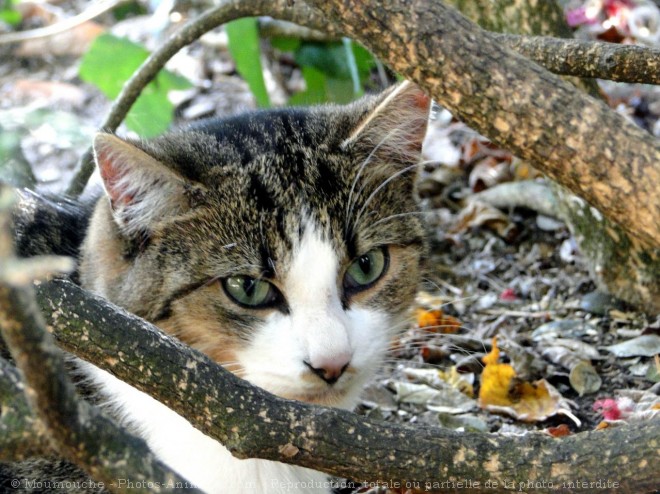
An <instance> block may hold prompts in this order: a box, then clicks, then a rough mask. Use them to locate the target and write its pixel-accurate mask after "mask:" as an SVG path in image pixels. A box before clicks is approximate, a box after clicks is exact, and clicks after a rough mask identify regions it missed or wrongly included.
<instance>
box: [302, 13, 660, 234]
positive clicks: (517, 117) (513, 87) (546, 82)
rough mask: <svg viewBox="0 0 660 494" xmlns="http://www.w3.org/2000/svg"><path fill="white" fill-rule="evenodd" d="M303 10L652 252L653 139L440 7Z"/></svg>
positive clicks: (659, 156)
mask: <svg viewBox="0 0 660 494" xmlns="http://www.w3.org/2000/svg"><path fill="white" fill-rule="evenodd" d="M308 3H309V4H310V5H314V6H316V7H317V8H318V9H320V10H321V11H322V12H323V13H325V14H326V15H327V16H328V18H329V20H330V22H332V23H335V24H341V25H343V26H344V27H345V30H346V33H347V35H348V36H350V37H353V38H354V39H356V40H358V41H360V42H362V43H363V44H364V45H365V46H366V47H367V48H369V49H370V50H372V51H373V52H374V53H375V54H376V56H378V57H379V58H381V59H382V60H383V61H385V62H386V63H388V64H389V65H390V66H391V67H392V68H393V69H394V70H396V71H398V72H400V73H402V74H403V75H405V76H406V77H409V78H410V79H411V80H413V81H415V82H417V83H419V85H420V86H421V87H423V88H425V89H426V90H427V91H428V92H429V94H430V95H431V96H433V97H434V98H435V99H437V100H438V101H439V102H440V103H441V104H443V105H444V106H445V107H447V108H448V109H449V110H450V111H451V112H452V113H453V114H454V115H456V116H457V117H459V118H460V119H461V120H462V121H464V122H465V123H466V124H468V125H469V126H470V127H472V128H474V129H475V130H477V131H478V132H480V133H482V134H483V135H485V136H487V137H488V138H490V139H491V140H492V141H493V142H495V143H497V144H498V145H500V146H502V147H505V148H507V149H509V150H511V151H512V152H514V153H515V154H516V155H517V156H519V157H521V158H525V159H528V160H530V161H531V162H532V163H533V164H534V165H535V166H536V167H537V168H538V169H540V170H541V171H543V172H545V173H546V174H548V175H549V176H550V177H552V178H553V179H555V180H556V181H558V182H560V183H561V184H562V185H564V186H566V187H567V188H569V189H570V190H572V191H573V192H575V193H576V194H578V195H579V196H580V197H582V198H584V199H585V200H587V202H589V203H590V204H592V205H594V206H596V207H597V208H598V209H599V210H600V211H601V212H602V213H603V214H605V215H606V216H608V217H609V218H611V219H612V220H614V221H615V222H617V223H618V224H620V225H621V226H622V227H623V228H624V229H625V230H626V231H628V232H629V233H630V234H631V235H632V236H634V237H635V238H637V239H639V240H641V241H642V242H645V243H646V244H648V245H650V246H660V224H659V222H658V220H657V219H658V218H659V217H660V195H659V194H658V191H657V184H658V183H660V142H658V140H657V139H655V138H654V137H653V136H651V135H650V134H648V133H646V132H645V131H643V130H641V129H639V128H638V127H636V126H635V125H634V124H632V123H631V122H628V121H627V120H626V119H625V118H624V117H623V116H621V115H619V114H617V113H616V112H614V111H612V110H610V109H609V108H607V107H606V106H605V105H604V104H603V103H601V102H599V101H596V100H594V99H593V98H590V97H588V96H585V95H583V94H581V93H580V92H578V91H576V90H575V88H574V87H573V86H571V85H570V84H568V83H566V82H564V81H562V80H561V79H560V78H559V77H557V76H555V75H553V74H551V73H549V72H547V71H545V70H544V69H542V68H541V67H539V66H538V65H536V64H534V63H532V62H530V61H529V60H527V59H526V58H524V57H522V56H521V55H518V54H517V53H515V52H512V51H510V50H508V49H507V48H506V47H504V46H502V44H501V43H498V42H497V40H496V39H495V38H494V37H493V36H492V35H490V34H489V33H487V32H485V31H483V30H482V29H481V28H479V27H478V26H476V25H475V24H474V23H472V22H471V21H469V20H468V19H466V18H465V17H463V16H462V15H461V14H459V13H458V12H456V11H455V10H453V9H452V8H449V7H447V6H446V5H444V4H443V3H442V2H427V1H424V0H390V1H388V2H384V3H383V4H381V5H378V6H375V5H373V4H366V3H363V2H358V1H346V2H344V1H341V2H340V1H338V0H330V1H326V0H309V1H308ZM633 197H634V199H633Z"/></svg>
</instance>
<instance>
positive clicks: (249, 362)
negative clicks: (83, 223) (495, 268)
mask: <svg viewBox="0 0 660 494" xmlns="http://www.w3.org/2000/svg"><path fill="white" fill-rule="evenodd" d="M427 113H428V99H427V98H426V97H425V96H424V95H423V94H422V93H421V92H420V91H419V90H418V89H417V88H415V87H413V86H411V85H402V86H399V87H397V88H395V89H391V90H389V91H388V92H386V93H383V94H382V95H380V96H377V97H371V98H367V99H364V100H362V101H360V102H358V103H356V104H353V105H351V106H348V107H331V106H328V107H320V108H318V109H312V110H278V111H271V112H260V113H254V114H249V115H247V116H242V117H234V118H230V119H225V120H215V121H211V122H206V123H202V124H198V125H197V126H196V128H195V129H194V130H189V131H186V132H175V133H172V134H168V135H166V136H164V137H161V138H158V139H155V140H152V141H146V142H130V143H129V142H127V141H123V140H120V139H119V138H117V137H115V136H112V135H109V134H100V135H99V136H97V138H96V140H95V155H96V161H97V165H98V168H99V171H100V172H101V177H102V179H103V183H104V186H105V190H106V193H107V197H103V198H101V199H100V200H99V202H98V204H97V205H96V209H95V211H94V214H93V217H92V219H91V221H90V227H89V230H88V233H87V235H86V238H85V241H84V244H83V247H82V252H81V262H80V279H81V283H82V285H83V286H84V287H85V288H87V289H89V290H92V291H94V292H96V293H98V294H101V295H103V296H105V297H107V298H108V299H109V300H111V301H112V302H114V303H116V304H118V305H121V306H123V307H124V308H126V309H128V310H129V311H132V312H134V313H136V314H138V315H140V316H142V317H144V318H146V319H148V320H150V321H152V322H154V323H155V324H156V325H158V326H160V327H161V328H163V329H164V330H165V331H167V332H168V333H170V334H172V335H174V336H176V337H178V338H180V339H181V340H182V341H184V342H186V343H188V344H189V345H191V346H192V347H194V348H197V349H198V350H201V351H203V352H204V353H206V354H207V355H209V356H210V357H211V358H213V359H214V360H216V361H217V362H219V363H221V364H223V365H224V366H225V367H226V368H227V369H229V370H230V371H232V372H234V373H236V374H237V375H239V376H241V377H243V378H245V379H247V380H249V381H250V382H252V383H253V384H256V385H258V386H261V387H263V388H265V389H266V390H268V391H270V392H272V393H274V394H277V395H279V396H283V397H286V398H291V399H298V400H303V401H308V402H312V403H317V404H322V405H327V406H335V407H343V408H352V407H353V406H355V404H356V403H357V398H358V395H359V393H360V391H361V389H362V387H363V386H364V384H365V382H366V381H367V380H368V379H369V378H370V377H371V376H372V375H373V373H374V372H375V370H376V369H377V367H378V365H379V363H380V362H381V360H382V358H383V357H384V356H385V354H386V352H387V349H388V346H389V344H390V341H391V338H392V337H393V336H394V334H395V331H396V329H397V327H400V325H401V323H402V322H403V320H404V317H405V314H406V311H407V308H408V307H409V305H410V303H411V301H412V298H413V296H414V293H415V290H416V288H417V283H418V280H419V261H420V258H421V256H422V252H423V235H422V232H423V229H422V227H421V223H420V221H419V219H418V218H417V216H416V215H415V214H414V212H415V210H416V208H417V206H416V203H415V201H414V197H413V195H414V194H413V188H414V177H415V164H416V161H417V159H418V157H419V151H420V148H421V141H422V138H423V135H424V131H425V126H426V118H427ZM84 369H85V373H86V374H87V375H88V376H89V377H90V378H91V379H92V380H93V381H94V382H95V383H96V384H97V385H98V386H99V389H100V393H101V395H102V396H103V397H105V399H106V401H107V402H108V404H109V405H110V406H111V407H112V410H113V413H114V414H115V415H116V416H117V417H118V418H119V419H120V420H122V421H124V422H125V423H126V424H127V425H129V426H131V427H132V428H134V430H136V431H137V432H138V433H139V434H140V435H142V436H143V437H144V438H145V439H146V440H147V443H148V444H149V446H150V447H151V448H152V449H153V450H154V452H155V453H156V454H157V456H159V457H160V458H161V459H162V460H163V461H165V463H167V464H168V465H169V466H170V467H172V468H173V469H175V470H177V471H178V472H179V473H180V474H181V475H183V476H184V477H185V478H187V479H188V480H189V481H190V482H192V483H193V484H196V485H197V486H199V487H201V488H202V489H203V490H205V491H207V492H218V493H221V492H222V493H224V492H260V493H271V492H272V493H275V492H287V493H298V492H301V493H302V492H328V490H329V488H328V484H327V482H326V476H325V475H324V474H322V473H319V472H313V471H310V470H305V469H302V468H299V467H292V466H288V465H283V464H279V463H274V462H267V461H263V460H238V459H235V458H233V457H232V456H231V455H230V454H229V453H228V452H227V450H225V449H224V448H223V447H222V446H221V445H220V444H219V443H217V442H216V441H214V440H212V439H210V438H208V437H207V436H204V435H203V434H202V433H201V432H199V431H197V430H195V429H193V428H192V426H191V425H190V424H189V423H188V422H187V421H186V420H185V419H183V418H182V417H180V416H179V415H177V414H175V413H174V412H172V411H171V410H169V409H168V408H167V407H165V406H164V405H162V404H160V403H158V402H157V401H155V400H153V399H152V398H150V397H148V396H147V395H145V394H143V393H141V392H139V391H137V390H135V389H134V388H132V387H130V386H128V385H127V384H125V383H123V382H121V381H119V380H117V379H116V378H114V377H112V376H111V375H110V374H107V373H106V372H104V371H101V370H100V369H98V368H96V367H94V366H92V365H90V364H85V366H84Z"/></svg>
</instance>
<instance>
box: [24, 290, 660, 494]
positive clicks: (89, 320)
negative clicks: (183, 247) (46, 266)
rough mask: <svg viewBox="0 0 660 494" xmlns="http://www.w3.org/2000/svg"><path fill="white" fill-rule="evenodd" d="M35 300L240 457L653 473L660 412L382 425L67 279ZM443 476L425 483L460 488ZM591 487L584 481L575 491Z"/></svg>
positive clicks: (418, 470) (390, 476)
mask: <svg viewBox="0 0 660 494" xmlns="http://www.w3.org/2000/svg"><path fill="white" fill-rule="evenodd" d="M37 298H38V303H39V305H40V306H41V307H42V310H43V312H44V314H45V316H46V317H47V320H48V323H49V325H50V327H51V328H52V330H53V332H54V334H55V336H56V338H57V340H58V343H59V344H60V345H61V346H62V347H63V348H65V349H67V350H69V351H73V352H75V353H76V354H77V355H79V356H80V357H83V358H85V359H86V360H89V361H91V362H93V363H95V364H96V365H99V366H100V367H102V368H104V369H106V370H108V371H109V372H111V373H113V374H114V375H116V376H117V377H119V378H121V379H123V380H126V381H127V382H129V383H131V384H133V385H134V386H136V387H137V388H138V389H141V390H142V391H145V392H147V393H149V394H151V395H152V396H154V397H155V398H156V399H158V400H159V401H161V402H163V403H165V404H167V405H168V406H169V407H171V408H172V409H173V410H175V411H176V412H177V413H179V414H181V415H183V416H184V417H186V418H187V420H189V421H190V422H191V423H192V424H193V425H195V427H197V428H199V429H200V430H201V431H203V432H204V433H205V434H208V435H209V436H211V437H214V438H216V439H218V440H219V441H220V442H222V443H223V444H224V445H225V446H226V447H227V448H228V449H229V450H230V451H232V453H233V454H234V455H236V456H239V457H242V458H247V457H250V458H264V459H269V460H277V461H282V462H285V463H291V464H296V465H300V466H305V467H309V468H314V469H317V470H322V471H326V472H328V473H332V474H335V475H339V476H343V477H349V478H354V479H362V480H367V481H371V482H375V481H381V482H385V481H388V482H401V483H405V482H406V481H408V482H422V483H423V482H426V481H440V480H443V481H447V482H454V483H456V482H458V481H460V480H461V479H471V480H472V481H473V482H480V485H481V487H483V486H484V484H485V482H486V481H490V482H491V485H493V483H497V485H496V486H495V487H494V488H492V489H491V490H492V491H493V492H506V491H510V490H517V489H519V488H520V484H519V483H520V482H528V481H531V482H543V481H545V482H546V483H547V482H553V483H554V485H557V484H558V483H561V482H564V481H567V482H568V481H575V480H576V479H577V478H579V479H580V480H581V481H586V482H588V481H596V480H599V479H605V480H610V481H611V482H617V483H618V487H619V490H618V491H617V492H640V491H643V490H645V489H650V488H651V487H652V486H655V485H657V484H658V482H660V472H658V471H657V469H656V468H655V465H654V464H653V462H650V461H645V458H644V455H646V454H648V451H647V450H645V448H644V447H641V445H643V444H647V445H648V444H653V442H654V441H655V442H658V441H660V420H657V419H656V420H651V421H648V422H646V423H638V424H635V425H624V426H621V427H617V428H610V429H607V430H604V431H598V432H586V433H583V434H579V435H576V436H571V437H567V438H563V439H554V438H551V437H549V436H545V435H542V434H529V435H527V436H524V437H510V436H499V435H484V434H472V433H460V432H455V431H450V430H445V429H440V428H432V427H425V426H420V425H415V426H414V427H413V426H408V425H393V424H386V423H382V422H377V421H374V420H369V419H366V418H364V417H359V416H357V415H354V414H352V413H350V412H347V411H344V410H336V409H328V408H322V407H315V406H312V405H308V404H305V403H300V402H293V401H288V400H283V399H281V398H278V397H275V396H273V395H271V394H269V393H267V392H266V391H263V390H261V389H260V388H256V387H254V386H251V385H250V384H249V383H247V382H245V381H242V380H240V379H238V378H237V377H235V376H234V375H232V374H230V373H228V372H227V371H226V370H224V369H223V368H222V367H220V366H219V365H217V364H216V363H214V362H213V361H211V360H210V359H209V358H208V357H206V356H204V355H202V354H200V353H198V352H196V351H194V350H192V349H190V348H189V347H187V346H185V345H183V344H182V343H180V342H178V341H176V340H174V339H173V338H170V337H169V336H167V335H165V334H164V333H162V332H161V331H160V330H159V329H158V328H156V327H154V326H152V325H151V324H149V323H147V322H145V321H143V320H141V319H139V318H137V317H136V316H132V315H129V314H127V313H126V312H124V311H122V310H121V309H117V308H115V307H114V306H112V305H111V304H109V303H108V302H106V301H103V300H102V299H100V298H98V297H95V296H93V295H90V294H88V293H86V292H85V291H83V290H82V289H80V288H79V287H77V286H75V285H73V284H72V283H69V282H66V281H53V282H49V283H44V284H41V285H40V286H39V287H38V288H37ZM82 334H84V335H85V337H84V338H81V336H80V335H82ZM136 369H139V372H137V371H136ZM239 411H240V413H239ZM347 452H348V453H347ZM585 472H588V474H585ZM612 472H616V477H614V475H613V473H612ZM505 481H507V482H508V483H507V484H505ZM511 482H513V483H514V484H515V485H512V484H511ZM448 485H449V484H445V488H444V489H440V488H438V489H430V491H434V490H436V491H437V490H443V491H444V492H453V491H454V490H456V491H457V492H458V491H459V490H460V492H466V490H465V489H458V488H456V489H453V488H452V489H449V488H447V486H448ZM473 490H475V489H473ZM588 491H589V489H588V488H587V487H586V485H585V486H577V487H576V490H575V492H588ZM467 492H470V490H467Z"/></svg>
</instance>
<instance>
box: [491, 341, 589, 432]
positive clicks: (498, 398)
mask: <svg viewBox="0 0 660 494" xmlns="http://www.w3.org/2000/svg"><path fill="white" fill-rule="evenodd" d="M499 356H500V350H499V348H498V347H497V338H493V348H492V350H491V352H490V353H489V354H487V355H486V356H485V357H483V358H482V361H483V363H484V364H486V367H484V370H483V372H482V374H481V388H480V389H479V406H480V407H481V408H483V409H485V410H489V411H491V412H497V413H504V414H507V415H509V416H511V417H514V418H516V419H518V420H522V421H525V422H536V421H541V420H545V419H547V418H548V417H551V416H553V415H556V414H562V415H566V416H568V417H570V418H571V419H572V420H573V421H574V422H575V423H576V424H577V425H580V420H579V419H578V418H577V417H575V416H574V415H573V414H572V413H571V411H570V408H569V402H568V401H567V400H566V399H564V398H563V397H562V396H561V394H559V391H557V390H556V389H555V388H554V387H553V386H552V385H551V384H550V383H548V382H547V381H546V380H545V379H541V380H538V381H535V382H533V383H530V382H526V381H521V380H520V379H519V378H518V377H516V371H515V369H514V368H513V367H511V366H510V365H509V364H502V363H500V362H499Z"/></svg>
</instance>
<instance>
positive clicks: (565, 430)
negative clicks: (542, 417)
mask: <svg viewBox="0 0 660 494" xmlns="http://www.w3.org/2000/svg"><path fill="white" fill-rule="evenodd" d="M545 431H546V432H547V433H548V434H550V435H551V436H552V437H565V436H570V435H571V429H570V428H569V427H568V425H566V424H559V425H558V426H557V427H548V428H547V429H546V430H545Z"/></svg>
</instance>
